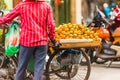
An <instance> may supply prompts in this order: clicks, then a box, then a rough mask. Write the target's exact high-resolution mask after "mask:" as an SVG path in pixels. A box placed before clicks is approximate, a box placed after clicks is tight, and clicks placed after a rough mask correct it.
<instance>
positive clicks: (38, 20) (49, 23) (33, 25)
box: [0, 1, 55, 46]
mask: <svg viewBox="0 0 120 80" xmlns="http://www.w3.org/2000/svg"><path fill="white" fill-rule="evenodd" d="M17 16H20V20H21V25H20V27H21V33H20V44H21V45H24V46H39V45H46V44H47V43H48V39H49V38H50V39H51V40H54V39H55V23H54V19H53V14H52V9H51V6H50V5H49V4H48V3H46V2H44V1H39V2H21V3H20V4H18V5H17V6H16V7H15V8H14V9H13V10H12V11H11V12H10V13H8V14H7V15H6V16H4V17H3V18H0V24H4V23H6V22H9V21H11V20H12V19H14V18H15V17H17ZM48 34H49V35H48Z"/></svg>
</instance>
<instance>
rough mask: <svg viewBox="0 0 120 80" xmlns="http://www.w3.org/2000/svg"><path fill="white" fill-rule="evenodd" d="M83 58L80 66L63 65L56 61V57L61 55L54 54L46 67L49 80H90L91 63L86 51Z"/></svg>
mask: <svg viewBox="0 0 120 80" xmlns="http://www.w3.org/2000/svg"><path fill="white" fill-rule="evenodd" d="M81 52H82V57H81V61H80V63H79V64H69V65H67V66H66V65H65V66H63V65H61V64H59V62H58V61H57V60H56V58H55V57H56V56H58V55H59V54H58V53H57V54H53V55H52V56H51V57H50V58H49V60H48V63H47V66H46V76H47V80H65V79H70V80H88V78H89V76H90V71H91V67H90V61H89V58H88V56H87V55H86V53H85V52H84V51H82V50H81Z"/></svg>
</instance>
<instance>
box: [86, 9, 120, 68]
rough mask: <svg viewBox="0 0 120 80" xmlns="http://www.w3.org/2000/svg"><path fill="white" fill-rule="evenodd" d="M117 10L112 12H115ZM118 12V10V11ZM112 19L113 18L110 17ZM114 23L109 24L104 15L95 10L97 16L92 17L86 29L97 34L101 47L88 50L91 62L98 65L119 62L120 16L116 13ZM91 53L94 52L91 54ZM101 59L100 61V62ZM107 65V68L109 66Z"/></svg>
mask: <svg viewBox="0 0 120 80" xmlns="http://www.w3.org/2000/svg"><path fill="white" fill-rule="evenodd" d="M117 9H118V8H115V9H114V10H115V11H113V12H114V13H115V12H116V10H117ZM118 10H119V9H118ZM112 17H113V16H112ZM113 21H114V22H113V23H110V22H109V21H108V19H106V18H105V16H104V14H103V13H102V12H101V11H100V10H99V9H98V8H97V14H96V16H95V17H94V19H93V21H92V22H91V24H90V25H88V27H90V28H91V29H93V30H94V31H96V32H98V33H99V37H100V38H101V45H100V47H99V48H98V49H97V50H96V49H89V55H90V59H91V62H96V63H98V64H102V63H105V62H107V61H111V62H113V61H119V60H120V51H119V50H120V44H119V42H120V34H119V31H120V27H119V26H120V15H119V13H116V14H115V15H114V20H113ZM93 52H96V53H95V54H93ZM100 59H101V60H100ZM110 64H111V63H110ZM110 64H109V66H110Z"/></svg>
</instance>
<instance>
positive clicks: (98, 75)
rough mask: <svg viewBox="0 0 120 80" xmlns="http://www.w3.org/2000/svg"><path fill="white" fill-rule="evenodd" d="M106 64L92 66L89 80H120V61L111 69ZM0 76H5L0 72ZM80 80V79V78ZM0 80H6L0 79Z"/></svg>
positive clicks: (114, 63)
mask: <svg viewBox="0 0 120 80" xmlns="http://www.w3.org/2000/svg"><path fill="white" fill-rule="evenodd" d="M108 64H109V62H108V63H106V64H96V63H93V64H91V74H90V77H89V80H120V61H119V62H113V63H112V65H111V66H110V67H108ZM0 74H5V73H4V70H3V69H2V70H0ZM79 79H80V78H79ZM0 80H4V79H2V78H0Z"/></svg>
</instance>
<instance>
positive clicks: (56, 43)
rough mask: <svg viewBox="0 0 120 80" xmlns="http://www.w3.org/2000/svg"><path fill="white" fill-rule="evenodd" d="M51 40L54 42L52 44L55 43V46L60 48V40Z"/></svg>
mask: <svg viewBox="0 0 120 80" xmlns="http://www.w3.org/2000/svg"><path fill="white" fill-rule="evenodd" d="M51 42H52V44H53V47H55V48H59V47H60V45H61V44H60V43H59V42H57V41H56V40H51Z"/></svg>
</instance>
